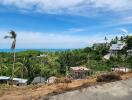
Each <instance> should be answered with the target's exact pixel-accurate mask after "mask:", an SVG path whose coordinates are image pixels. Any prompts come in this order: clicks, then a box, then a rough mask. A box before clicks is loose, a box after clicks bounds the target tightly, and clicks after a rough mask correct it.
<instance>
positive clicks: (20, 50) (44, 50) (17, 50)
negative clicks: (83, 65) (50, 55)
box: [0, 49, 73, 52]
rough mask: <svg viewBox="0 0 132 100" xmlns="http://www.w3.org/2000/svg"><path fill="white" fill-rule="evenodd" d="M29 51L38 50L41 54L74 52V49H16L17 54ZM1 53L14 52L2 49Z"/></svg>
mask: <svg viewBox="0 0 132 100" xmlns="http://www.w3.org/2000/svg"><path fill="white" fill-rule="evenodd" d="M27 50H36V51H41V52H56V51H59V52H61V51H68V50H73V49H15V52H22V51H27ZM0 52H13V50H11V49H0Z"/></svg>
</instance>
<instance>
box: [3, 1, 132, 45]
mask: <svg viewBox="0 0 132 100" xmlns="http://www.w3.org/2000/svg"><path fill="white" fill-rule="evenodd" d="M131 5H132V0H0V47H1V48H10V42H11V40H4V39H3V37H4V35H7V34H8V32H9V31H10V30H11V29H12V30H15V31H16V33H17V48H82V47H86V46H90V45H91V44H93V43H97V42H104V37H105V36H107V37H108V38H109V40H110V39H111V38H112V37H114V36H121V35H123V34H131V33H132V28H131V27H132V6H131Z"/></svg>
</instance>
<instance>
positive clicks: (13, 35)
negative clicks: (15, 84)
mask: <svg viewBox="0 0 132 100" xmlns="http://www.w3.org/2000/svg"><path fill="white" fill-rule="evenodd" d="M9 34H10V35H8V36H5V37H4V38H5V39H7V38H10V39H13V42H12V45H11V49H12V50H13V58H14V59H13V67H12V75H11V78H12V79H13V77H14V67H15V61H16V55H15V47H16V37H17V34H16V32H15V31H13V30H11V31H10V32H9Z"/></svg>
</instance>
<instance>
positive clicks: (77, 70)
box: [70, 67, 90, 79]
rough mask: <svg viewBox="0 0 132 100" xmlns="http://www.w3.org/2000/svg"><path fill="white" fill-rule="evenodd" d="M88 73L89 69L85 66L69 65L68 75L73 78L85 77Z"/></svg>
mask: <svg viewBox="0 0 132 100" xmlns="http://www.w3.org/2000/svg"><path fill="white" fill-rule="evenodd" d="M89 73H90V69H88V68H86V67H70V75H71V77H72V78H73V79H83V78H86V77H87V76H88V75H89Z"/></svg>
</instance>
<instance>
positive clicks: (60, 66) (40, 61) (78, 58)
mask: <svg viewBox="0 0 132 100" xmlns="http://www.w3.org/2000/svg"><path fill="white" fill-rule="evenodd" d="M120 40H121V39H120ZM121 41H124V42H126V44H127V47H126V50H127V49H131V47H132V36H126V37H124V38H123V39H122V40H121ZM116 42H117V38H116V39H113V40H112V41H111V43H116ZM109 47H110V45H102V46H97V47H96V49H95V47H86V48H84V49H76V50H67V51H62V52H40V51H33V50H29V51H23V52H16V62H15V68H14V77H19V78H27V79H29V80H32V79H33V78H34V77H36V76H42V77H45V78H48V77H50V76H63V75H65V74H66V72H67V71H68V69H69V68H70V67H74V66H86V67H88V68H90V69H93V70H94V71H110V70H111V68H113V67H119V66H125V67H129V68H132V57H127V56H126V52H125V53H123V54H120V55H119V56H118V57H111V58H110V59H109V60H104V59H103V56H104V55H106V54H107V53H108V52H109ZM41 54H43V55H45V56H43V57H41V56H40V55H41ZM12 64H13V55H12V53H0V75H1V76H11V72H12Z"/></svg>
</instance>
